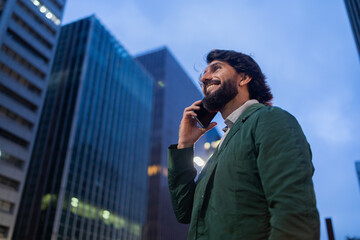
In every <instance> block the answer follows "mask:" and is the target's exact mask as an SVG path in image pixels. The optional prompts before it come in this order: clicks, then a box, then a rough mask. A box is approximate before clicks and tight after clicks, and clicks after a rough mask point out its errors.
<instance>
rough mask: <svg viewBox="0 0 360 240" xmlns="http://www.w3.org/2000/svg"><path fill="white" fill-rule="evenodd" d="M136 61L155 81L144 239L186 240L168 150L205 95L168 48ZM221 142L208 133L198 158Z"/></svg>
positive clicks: (198, 149)
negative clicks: (170, 180)
mask: <svg viewBox="0 0 360 240" xmlns="http://www.w3.org/2000/svg"><path fill="white" fill-rule="evenodd" d="M136 59H137V60H138V61H139V62H140V63H142V65H143V66H144V67H145V68H146V69H147V70H148V71H149V72H150V73H151V74H152V75H153V77H154V79H155V87H154V102H153V115H152V119H153V121H152V127H151V130H152V133H151V153H150V163H149V169H148V175H149V188H148V189H149V191H148V214H147V223H146V228H145V239H146V240H167V239H172V240H177V239H179V240H180V239H186V237H187V232H188V225H183V224H180V223H178V222H177V220H176V218H175V215H174V212H173V209H172V206H171V201H170V194H169V189H168V184H167V148H168V146H169V145H170V144H174V143H177V141H178V132H179V125H180V121H181V118H182V115H183V111H184V108H185V107H187V106H190V105H191V104H192V103H193V102H194V101H196V100H199V99H201V98H202V95H201V93H200V91H199V90H198V89H197V88H196V86H195V84H194V82H193V81H192V80H191V79H190V78H189V76H188V75H187V74H186V73H185V71H184V70H183V68H182V67H181V66H180V64H179V63H178V62H177V61H176V59H175V58H174V57H173V56H172V54H171V53H170V52H169V50H168V49H167V48H166V47H163V48H160V49H156V50H153V51H150V52H147V53H144V54H142V55H139V56H138V57H137V58H136ZM219 139H220V135H219V133H218V132H217V130H216V129H212V130H211V131H209V132H207V133H206V134H205V136H203V137H202V138H200V140H199V141H198V142H197V143H196V145H195V156H197V157H201V158H202V159H204V160H206V159H207V158H208V157H209V155H210V154H211V153H212V151H213V150H214V148H212V147H211V145H212V146H213V147H214V146H215V147H216V143H217V141H218V140H219ZM211 143H212V144H211ZM195 167H197V168H198V169H200V167H199V166H195Z"/></svg>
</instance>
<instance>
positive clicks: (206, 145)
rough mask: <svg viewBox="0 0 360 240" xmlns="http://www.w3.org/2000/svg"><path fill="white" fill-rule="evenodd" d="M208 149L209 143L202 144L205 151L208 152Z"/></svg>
mask: <svg viewBox="0 0 360 240" xmlns="http://www.w3.org/2000/svg"><path fill="white" fill-rule="evenodd" d="M210 147H211V145H210V143H208V142H206V143H205V144H204V148H205V150H209V149H210Z"/></svg>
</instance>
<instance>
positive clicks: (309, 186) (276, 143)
mask: <svg viewBox="0 0 360 240" xmlns="http://www.w3.org/2000/svg"><path fill="white" fill-rule="evenodd" d="M255 144H256V149H257V153H258V157H257V164H258V169H259V175H260V179H261V183H262V185H263V189H264V193H265V196H266V199H267V202H268V208H269V212H270V215H271V218H270V224H271V233H270V236H269V239H271V240H282V239H284V240H285V239H294V240H295V239H296V240H312V239H319V235H320V223H319V214H318V211H317V208H316V200H315V193H314V186H313V182H312V175H313V173H314V168H313V164H312V160H311V159H312V154H311V150H310V146H309V144H308V142H307V140H306V138H305V136H304V134H303V132H302V130H301V127H300V125H299V124H298V122H297V121H296V119H295V118H294V117H293V116H292V115H290V114H289V113H287V112H286V111H283V110H281V109H279V108H269V109H268V110H265V111H264V113H263V114H261V115H260V117H259V119H258V122H257V128H256V130H255Z"/></svg>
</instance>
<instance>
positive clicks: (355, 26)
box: [345, 0, 360, 57]
mask: <svg viewBox="0 0 360 240" xmlns="http://www.w3.org/2000/svg"><path fill="white" fill-rule="evenodd" d="M345 5H346V9H347V12H348V15H349V19H350V23H351V28H352V31H353V34H354V38H355V43H356V46H357V49H358V54H359V57H360V0H345Z"/></svg>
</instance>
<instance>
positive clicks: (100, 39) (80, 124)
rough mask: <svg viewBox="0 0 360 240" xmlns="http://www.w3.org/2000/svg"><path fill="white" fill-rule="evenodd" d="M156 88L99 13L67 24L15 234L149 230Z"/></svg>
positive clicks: (89, 235)
mask: <svg viewBox="0 0 360 240" xmlns="http://www.w3.org/2000/svg"><path fill="white" fill-rule="evenodd" d="M152 97H153V79H152V78H151V76H150V75H149V74H148V73H147V72H146V71H145V70H143V68H142V67H140V65H138V64H137V62H136V61H134V60H133V58H132V57H131V56H129V54H128V53H127V51H126V50H125V49H124V47H123V46H122V45H121V44H119V42H118V41H117V40H116V39H115V38H114V37H113V36H112V35H111V34H110V33H109V32H108V31H107V30H106V29H105V28H104V27H103V26H102V24H101V23H100V22H99V21H98V20H97V19H96V17H94V16H91V17H88V18H85V19H82V20H79V21H77V22H74V23H71V24H68V25H65V26H63V27H62V29H61V33H60V37H59V42H58V46H57V50H56V56H55V61H54V65H53V68H52V71H51V76H50V80H49V87H48V90H47V94H46V99H45V103H44V109H43V113H42V115H41V122H40V126H39V131H38V134H37V137H36V141H35V146H34V150H33V154H32V157H31V163H30V167H29V171H28V176H27V180H26V185H25V189H24V194H23V198H22V201H21V205H20V210H19V214H18V217H17V220H16V225H15V231H14V238H13V239H14V240H16V239H18V240H20V239H21V240H23V239H27V240H32V239H34V240H38V239H57V240H60V239H84V240H85V239H86V240H95V239H96V240H101V239H141V233H142V231H143V226H144V224H145V220H146V191H147V165H148V159H149V157H148V154H149V146H150V144H149V139H150V138H149V136H150V124H151V121H150V119H151V110H152V109H151V107H152Z"/></svg>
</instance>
